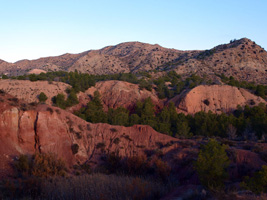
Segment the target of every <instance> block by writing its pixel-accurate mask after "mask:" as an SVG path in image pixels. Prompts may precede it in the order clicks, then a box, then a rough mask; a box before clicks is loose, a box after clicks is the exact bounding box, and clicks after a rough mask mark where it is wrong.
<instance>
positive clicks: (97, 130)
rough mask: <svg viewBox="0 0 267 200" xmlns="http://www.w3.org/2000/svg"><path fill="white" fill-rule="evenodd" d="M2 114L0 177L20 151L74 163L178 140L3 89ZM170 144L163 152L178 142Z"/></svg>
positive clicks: (129, 153) (138, 152) (141, 151)
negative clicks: (97, 121) (81, 114)
mask: <svg viewBox="0 0 267 200" xmlns="http://www.w3.org/2000/svg"><path fill="white" fill-rule="evenodd" d="M0 113H1V114H0V160H1V163H0V176H3V175H5V174H6V173H8V172H10V170H11V169H12V168H11V167H10V163H11V162H12V161H13V159H14V158H15V156H18V155H19V154H33V153H35V152H39V153H49V152H53V153H55V154H56V155H58V156H59V157H60V158H62V159H63V160H64V161H65V162H66V163H67V164H68V165H69V166H72V165H73V164H75V163H77V162H79V163H84V162H89V161H90V162H95V163H98V162H100V159H99V158H100V157H101V155H103V154H104V152H115V151H116V152H119V154H120V155H121V156H133V155H142V154H144V153H145V151H148V150H154V149H157V148H158V146H157V145H158V143H160V144H162V145H163V146H164V145H165V144H166V143H170V142H175V141H178V140H177V139H175V138H172V137H170V136H166V135H163V134H160V133H158V132H156V131H154V130H153V129H152V128H151V127H149V126H142V125H135V126H132V127H123V126H111V125H108V124H91V123H87V122H86V121H84V120H82V119H80V118H78V117H76V116H74V115H72V114H70V113H69V112H66V111H64V110H61V109H59V108H54V107H50V106H47V105H38V106H37V107H35V106H30V105H29V104H27V103H25V102H23V101H20V100H18V99H16V98H14V97H12V96H10V95H8V94H5V93H3V92H1V94H0ZM171 146H172V145H166V148H162V152H165V151H169V150H170V149H172V148H173V147H174V146H175V145H174V146H172V147H171ZM74 147H75V150H74Z"/></svg>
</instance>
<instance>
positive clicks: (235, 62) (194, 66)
mask: <svg viewBox="0 0 267 200" xmlns="http://www.w3.org/2000/svg"><path fill="white" fill-rule="evenodd" d="M162 69H165V70H166V69H175V71H176V72H177V73H179V74H191V73H196V74H199V75H203V74H207V75H208V76H213V74H214V73H217V74H221V73H223V74H225V75H226V76H228V77H229V76H233V77H235V78H236V79H237V80H243V81H249V82H255V83H261V84H266V83H267V52H266V51H265V50H264V49H263V48H261V47H260V46H259V45H257V44H256V43H255V42H253V41H251V40H249V39H247V38H243V39H240V40H236V41H232V42H231V43H229V44H224V45H219V46H216V47H214V48H212V49H210V50H206V51H202V52H199V53H198V54H194V55H193V56H186V57H185V56H182V57H179V58H177V59H176V60H175V62H170V63H168V65H165V66H164V67H163V68H162Z"/></svg>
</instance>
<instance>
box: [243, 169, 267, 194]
mask: <svg viewBox="0 0 267 200" xmlns="http://www.w3.org/2000/svg"><path fill="white" fill-rule="evenodd" d="M241 186H243V187H244V188H245V189H248V190H250V191H252V192H254V193H256V194H260V193H261V192H264V193H267V165H263V166H262V169H261V170H260V171H258V172H256V173H255V174H254V176H253V177H251V178H250V177H248V176H246V177H245V180H244V182H242V184H241Z"/></svg>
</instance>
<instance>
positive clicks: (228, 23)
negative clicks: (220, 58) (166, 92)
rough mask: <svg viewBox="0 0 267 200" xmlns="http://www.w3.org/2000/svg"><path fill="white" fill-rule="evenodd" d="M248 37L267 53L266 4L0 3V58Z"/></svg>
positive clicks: (170, 0)
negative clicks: (121, 45)
mask: <svg viewBox="0 0 267 200" xmlns="http://www.w3.org/2000/svg"><path fill="white" fill-rule="evenodd" d="M242 37H247V38H250V39H251V40H253V41H255V42H256V43H257V44H259V45H261V46H262V47H264V48H265V49H267V1H266V0H223V1H222V0H190V1H186V0H134V1H132V0H105V1H104V0H94V1H90V0H87V1H85V0H73V1H70V0H0V59H3V60H6V61H9V62H14V61H17V60H20V59H36V58H39V57H45V56H56V55H60V54H64V53H67V52H69V53H80V52H83V51H86V50H90V49H99V48H102V47H105V46H108V45H115V44H118V43H121V42H127V41H140V42H146V43H151V44H160V45H161V46H163V47H168V48H175V49H180V50H193V49H209V48H212V47H214V46H216V45H218V44H222V43H227V42H229V41H230V40H231V39H235V38H236V39H239V38H242Z"/></svg>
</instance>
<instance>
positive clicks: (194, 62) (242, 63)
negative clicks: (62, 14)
mask: <svg viewBox="0 0 267 200" xmlns="http://www.w3.org/2000/svg"><path fill="white" fill-rule="evenodd" d="M32 69H42V70H45V71H75V70H77V71H79V72H82V73H89V74H98V75H100V74H115V73H130V72H132V73H137V72H140V71H153V70H157V71H170V70H175V71H176V72H177V73H178V74H180V75H184V76H188V75H189V74H192V73H195V74H197V75H200V76H204V75H208V76H211V77H214V76H215V74H222V73H224V74H225V75H226V76H233V77H234V78H236V79H238V80H242V81H250V82H257V83H261V84H267V78H266V77H267V76H266V75H267V52H266V51H265V50H264V49H263V48H262V47H260V46H259V45H257V44H256V43H255V42H253V41H251V40H250V39H248V38H242V39H239V40H232V41H230V43H227V44H221V45H217V46H215V47H214V48H211V49H209V50H187V51H183V50H177V49H169V48H165V47H162V46H160V45H158V44H153V45H152V44H148V43H142V42H124V43H120V44H117V45H113V46H106V47H104V48H102V49H99V50H88V51H84V52H82V53H78V54H69V53H66V54H63V55H60V56H50V57H43V58H39V59H35V60H20V61H17V62H15V63H8V62H5V61H2V60H0V73H2V74H6V75H9V76H18V75H23V74H25V73H28V72H29V71H30V70H32Z"/></svg>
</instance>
